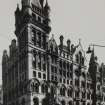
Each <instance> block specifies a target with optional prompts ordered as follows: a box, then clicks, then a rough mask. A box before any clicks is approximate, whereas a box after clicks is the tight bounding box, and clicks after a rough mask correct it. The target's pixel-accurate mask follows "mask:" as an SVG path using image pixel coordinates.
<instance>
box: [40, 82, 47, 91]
mask: <svg viewBox="0 0 105 105" xmlns="http://www.w3.org/2000/svg"><path fill="white" fill-rule="evenodd" d="M41 90H42V93H47V92H48V86H47V85H46V84H42V87H41Z"/></svg>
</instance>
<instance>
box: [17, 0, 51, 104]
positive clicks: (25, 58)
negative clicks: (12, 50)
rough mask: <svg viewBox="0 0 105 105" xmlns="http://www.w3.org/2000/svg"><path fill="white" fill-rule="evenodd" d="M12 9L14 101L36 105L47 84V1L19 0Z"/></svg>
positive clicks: (48, 29)
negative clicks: (16, 59)
mask: <svg viewBox="0 0 105 105" xmlns="http://www.w3.org/2000/svg"><path fill="white" fill-rule="evenodd" d="M21 3H22V8H21V9H20V8H19V6H18V5H17V9H16V11H15V27H16V30H15V34H16V37H17V41H18V48H19V70H18V73H19V78H18V79H19V80H18V95H19V99H18V100H17V101H18V103H20V104H24V105H33V104H35V105H39V104H41V103H42V101H43V99H44V97H45V93H47V92H48V87H47V77H48V76H47V57H46V56H47V54H46V50H47V45H48V38H49V36H48V34H49V33H50V31H51V27H50V25H49V23H50V19H49V12H50V8H49V5H48V2H47V0H46V1H44V0H22V1H21Z"/></svg>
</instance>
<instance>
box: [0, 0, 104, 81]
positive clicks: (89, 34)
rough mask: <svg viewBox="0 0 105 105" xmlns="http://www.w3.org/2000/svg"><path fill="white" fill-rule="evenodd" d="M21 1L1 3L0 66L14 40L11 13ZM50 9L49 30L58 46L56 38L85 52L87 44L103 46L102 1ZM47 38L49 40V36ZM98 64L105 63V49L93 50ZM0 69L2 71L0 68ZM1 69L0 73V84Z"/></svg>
mask: <svg viewBox="0 0 105 105" xmlns="http://www.w3.org/2000/svg"><path fill="white" fill-rule="evenodd" d="M19 2H20V0H7V1H5V0H2V1H1V3H0V64H1V61H2V59H1V58H2V52H3V50H4V49H8V47H9V44H10V43H11V40H12V39H13V38H15V35H14V30H15V25H14V24H15V19H14V11H15V9H16V5H17V3H19ZM48 2H49V4H50V7H51V14H50V15H51V26H52V31H51V34H52V33H53V34H54V35H55V38H56V41H57V43H59V36H60V35H61V34H62V35H64V38H65V39H64V40H65V43H66V40H67V39H68V38H69V39H70V40H71V42H72V43H74V44H78V39H79V38H80V39H81V40H82V41H81V43H82V45H83V48H84V50H86V49H87V47H88V45H89V44H90V43H93V44H99V45H105V0H48ZM51 34H50V36H51ZM95 54H96V55H97V56H98V59H99V61H101V62H105V48H97V47H95ZM0 68H1V67H0ZM1 73H2V69H0V83H1V79H2V76H1Z"/></svg>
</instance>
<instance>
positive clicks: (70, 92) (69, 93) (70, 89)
mask: <svg viewBox="0 0 105 105" xmlns="http://www.w3.org/2000/svg"><path fill="white" fill-rule="evenodd" d="M72 91H73V90H72V88H69V89H68V91H67V94H68V96H69V97H72Z"/></svg>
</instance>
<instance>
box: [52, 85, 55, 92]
mask: <svg viewBox="0 0 105 105" xmlns="http://www.w3.org/2000/svg"><path fill="white" fill-rule="evenodd" d="M51 94H55V88H54V87H53V86H51Z"/></svg>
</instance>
